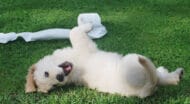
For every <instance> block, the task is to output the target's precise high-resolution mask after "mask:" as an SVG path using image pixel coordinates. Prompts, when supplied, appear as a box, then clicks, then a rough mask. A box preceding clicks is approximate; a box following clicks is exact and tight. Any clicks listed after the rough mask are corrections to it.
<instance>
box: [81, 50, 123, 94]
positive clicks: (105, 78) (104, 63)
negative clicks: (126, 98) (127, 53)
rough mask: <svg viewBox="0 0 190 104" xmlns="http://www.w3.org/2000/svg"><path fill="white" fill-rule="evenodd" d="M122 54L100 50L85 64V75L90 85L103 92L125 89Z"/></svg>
mask: <svg viewBox="0 0 190 104" xmlns="http://www.w3.org/2000/svg"><path fill="white" fill-rule="evenodd" d="M121 59H122V56H120V55H118V54H115V53H105V52H98V53H96V54H93V55H92V56H91V57H89V59H87V60H88V61H87V63H86V64H85V75H84V76H83V78H84V80H85V82H86V83H87V85H88V87H90V88H92V89H97V90H99V91H102V92H110V93H119V92H121V91H120V90H121V89H123V87H124V85H123V84H124V83H122V77H121V71H120V62H121Z"/></svg>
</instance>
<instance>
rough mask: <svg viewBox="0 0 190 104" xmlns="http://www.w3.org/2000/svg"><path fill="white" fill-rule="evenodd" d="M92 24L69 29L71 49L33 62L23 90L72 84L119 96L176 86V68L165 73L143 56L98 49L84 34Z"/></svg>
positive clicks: (180, 72) (178, 73)
mask: <svg viewBox="0 0 190 104" xmlns="http://www.w3.org/2000/svg"><path fill="white" fill-rule="evenodd" d="M91 28H92V25H91V24H85V25H82V26H80V27H75V28H73V29H72V30H71V32H70V41H71V44H72V48H71V47H68V48H63V49H58V50H56V51H55V52H54V53H53V54H52V55H48V56H45V57H44V58H42V59H41V60H39V61H38V62H37V63H35V64H33V65H32V66H31V67H30V69H29V72H28V75H27V82H26V86H25V92H27V93H28V92H34V91H39V92H43V93H47V92H48V91H49V90H51V89H52V88H53V87H54V86H55V85H65V84H69V83H74V84H76V85H83V86H87V87H89V88H91V89H96V90H98V91H100V92H107V93H117V94H120V95H122V96H138V97H140V98H144V97H147V96H149V95H151V94H153V93H154V92H155V89H156V88H157V86H161V85H177V84H178V83H179V81H180V79H181V77H182V75H183V69H182V68H178V69H176V70H175V71H173V72H168V70H167V69H166V68H164V67H159V68H156V67H155V66H154V64H153V63H152V62H151V61H150V60H149V59H148V58H146V57H145V56H142V55H139V54H127V55H125V56H122V55H120V54H117V53H113V52H105V51H102V50H99V49H98V48H97V46H96V44H95V43H94V42H93V41H92V40H91V39H90V38H89V37H88V36H87V32H88V31H90V30H91Z"/></svg>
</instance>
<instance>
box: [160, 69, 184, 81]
mask: <svg viewBox="0 0 190 104" xmlns="http://www.w3.org/2000/svg"><path fill="white" fill-rule="evenodd" d="M157 76H158V85H177V84H178V83H179V81H180V79H181V78H182V76H183V68H178V69H176V70H175V71H173V72H168V70H167V69H166V68H164V67H159V68H157Z"/></svg>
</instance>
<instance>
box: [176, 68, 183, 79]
mask: <svg viewBox="0 0 190 104" xmlns="http://www.w3.org/2000/svg"><path fill="white" fill-rule="evenodd" d="M176 72H177V73H178V75H179V79H180V80H181V79H182V77H183V74H184V69H183V68H177V69H176Z"/></svg>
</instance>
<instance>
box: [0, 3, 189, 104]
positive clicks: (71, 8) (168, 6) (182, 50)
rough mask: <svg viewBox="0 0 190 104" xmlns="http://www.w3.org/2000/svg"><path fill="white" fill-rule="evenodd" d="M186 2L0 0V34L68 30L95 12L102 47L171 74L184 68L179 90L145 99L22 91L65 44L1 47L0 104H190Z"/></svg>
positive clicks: (74, 90)
mask: <svg viewBox="0 0 190 104" xmlns="http://www.w3.org/2000/svg"><path fill="white" fill-rule="evenodd" d="M189 11H190V1H189V0H88V1H87V0H80V1H79V0H0V32H11V31H15V32H23V31H38V30H42V29H47V28H55V27H59V28H72V27H73V26H76V25H77V16H78V14H79V13H83V12H97V13H99V14H100V16H101V18H102V22H103V24H104V25H105V26H106V28H107V30H108V33H107V35H106V36H105V37H103V38H101V39H97V40H95V41H96V42H97V44H98V47H99V48H100V49H103V50H106V51H117V52H119V53H121V54H126V53H134V52H135V53H139V54H142V55H145V56H147V57H149V58H150V59H152V60H153V62H154V63H155V65H156V66H160V65H163V66H166V67H167V68H168V69H169V70H170V71H172V70H175V69H176V68H177V67H184V69H185V75H184V79H183V80H182V81H181V83H180V84H179V85H178V86H167V87H160V88H159V89H158V90H157V92H156V93H155V94H154V95H153V96H151V97H148V98H145V99H139V98H136V97H130V98H126V97H122V96H119V95H113V94H105V93H100V92H97V91H95V90H90V89H88V88H86V87H76V86H73V85H70V86H64V87H62V88H57V89H55V90H53V91H51V92H50V93H49V94H41V93H32V94H25V93H24V84H25V76H26V74H27V70H28V67H29V66H30V65H32V64H33V63H35V62H36V61H38V60H39V59H40V58H42V57H43V56H45V55H47V54H51V53H52V52H53V51H54V50H55V49H57V48H62V47H67V46H70V43H69V40H68V39H65V40H50V41H36V42H30V43H26V42H24V40H22V39H18V40H16V41H14V42H10V43H8V44H0V103H1V104H16V103H18V104H23V103H24V104H30V103H34V104H38V103H43V104H60V103H62V104H70V103H71V104H85V103H86V104H89V103H90V104H92V103H93V104H108V103H109V104H110V103H113V104H124V103H126V104H135V103H139V104H159V103H160V104H190V12H189Z"/></svg>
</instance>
